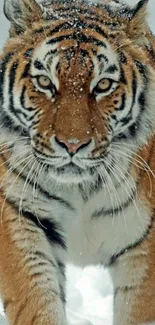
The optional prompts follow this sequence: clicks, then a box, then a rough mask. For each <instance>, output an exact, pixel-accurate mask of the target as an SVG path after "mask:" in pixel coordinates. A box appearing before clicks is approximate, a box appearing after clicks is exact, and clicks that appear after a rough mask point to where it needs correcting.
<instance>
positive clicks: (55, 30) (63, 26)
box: [47, 21, 74, 37]
mask: <svg viewBox="0 0 155 325" xmlns="http://www.w3.org/2000/svg"><path fill="white" fill-rule="evenodd" d="M73 26H74V24H73V23H69V22H66V21H65V22H63V23H62V24H59V25H58V26H56V27H55V28H53V29H52V30H51V31H50V32H49V33H48V35H47V37H50V36H53V35H54V34H56V33H59V32H60V31H63V30H68V31H69V30H70V29H71V28H72V27H73Z"/></svg>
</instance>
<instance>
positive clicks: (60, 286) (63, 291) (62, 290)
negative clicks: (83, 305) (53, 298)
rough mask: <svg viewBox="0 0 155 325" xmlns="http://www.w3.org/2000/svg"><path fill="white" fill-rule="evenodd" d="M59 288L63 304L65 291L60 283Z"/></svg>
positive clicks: (64, 302)
mask: <svg viewBox="0 0 155 325" xmlns="http://www.w3.org/2000/svg"><path fill="white" fill-rule="evenodd" d="M59 288H60V299H61V300H62V302H63V304H64V305H65V304H66V293H65V289H64V288H63V287H62V285H59Z"/></svg>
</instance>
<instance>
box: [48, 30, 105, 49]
mask: <svg viewBox="0 0 155 325" xmlns="http://www.w3.org/2000/svg"><path fill="white" fill-rule="evenodd" d="M65 40H76V41H77V42H79V43H93V44H94V45H97V46H103V47H105V46H106V44H105V43H104V42H103V41H100V40H98V39H97V38H95V37H92V36H86V35H85V34H83V33H80V34H78V33H76V32H75V33H73V34H69V35H63V36H59V37H55V38H53V39H51V40H49V41H48V42H47V43H46V44H47V45H49V44H54V43H58V42H61V41H65Z"/></svg>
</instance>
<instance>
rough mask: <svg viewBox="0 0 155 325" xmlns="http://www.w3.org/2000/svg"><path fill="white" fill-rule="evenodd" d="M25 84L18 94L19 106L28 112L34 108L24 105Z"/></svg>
mask: <svg viewBox="0 0 155 325" xmlns="http://www.w3.org/2000/svg"><path fill="white" fill-rule="evenodd" d="M26 90H27V88H26V86H25V85H24V86H23V89H22V92H21V95H20V103H21V106H22V107H23V108H24V109H25V110H26V111H29V112H32V111H34V108H33V107H26V106H25V94H26Z"/></svg>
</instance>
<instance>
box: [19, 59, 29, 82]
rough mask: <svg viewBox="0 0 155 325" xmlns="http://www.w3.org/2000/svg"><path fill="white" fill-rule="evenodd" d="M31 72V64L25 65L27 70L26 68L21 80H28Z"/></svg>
mask: <svg viewBox="0 0 155 325" xmlns="http://www.w3.org/2000/svg"><path fill="white" fill-rule="evenodd" d="M29 71H30V63H29V62H28V63H27V64H26V65H25V68H24V71H23V73H22V75H21V79H24V78H27V77H28V75H29Z"/></svg>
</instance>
